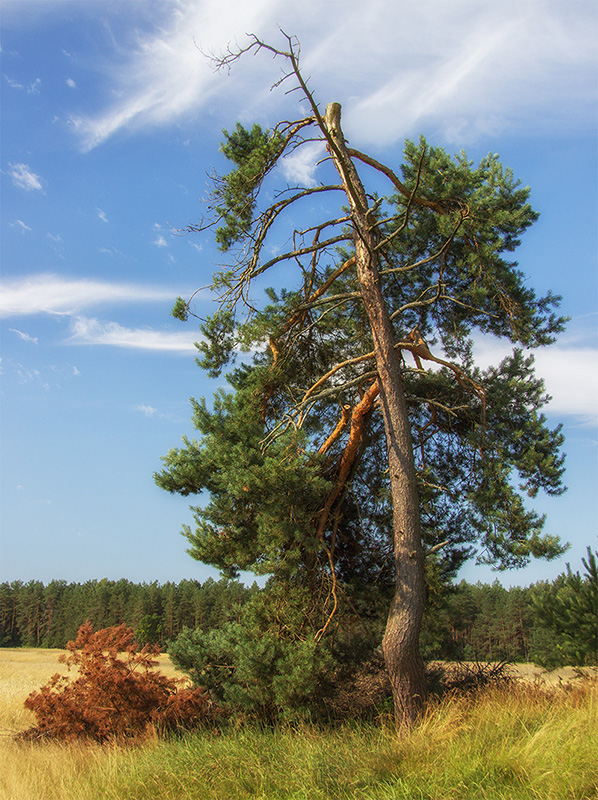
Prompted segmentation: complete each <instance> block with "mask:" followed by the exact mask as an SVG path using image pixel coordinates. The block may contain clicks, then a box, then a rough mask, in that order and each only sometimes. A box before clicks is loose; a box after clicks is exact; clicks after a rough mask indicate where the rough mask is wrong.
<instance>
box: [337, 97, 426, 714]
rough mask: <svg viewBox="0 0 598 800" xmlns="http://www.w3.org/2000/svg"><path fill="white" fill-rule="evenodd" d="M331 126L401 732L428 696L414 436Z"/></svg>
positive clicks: (362, 220)
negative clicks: (365, 325) (367, 359)
mask: <svg viewBox="0 0 598 800" xmlns="http://www.w3.org/2000/svg"><path fill="white" fill-rule="evenodd" d="M325 122H326V127H327V130H328V132H329V134H330V136H331V139H332V141H331V142H330V143H329V147H328V149H329V152H330V154H331V156H332V159H333V161H334V164H335V166H336V168H337V170H338V172H339V175H340V176H341V179H342V182H343V186H344V188H345V191H346V193H347V197H348V199H349V203H350V206H351V212H352V214H351V216H352V221H353V225H354V243H355V258H356V271H357V278H358V281H359V287H360V292H361V296H362V299H363V303H364V307H365V310H366V313H367V316H368V320H369V324H370V327H371V331H372V337H373V341H374V352H375V358H376V368H377V371H378V382H379V387H380V403H381V407H382V414H383V418H384V425H385V430H386V443H387V450H388V469H389V479H390V487H391V495H392V505H393V542H394V558H395V576H396V588H395V595H394V598H393V601H392V604H391V608H390V611H389V615H388V621H387V625H386V632H385V634H384V640H383V648H384V658H385V661H386V667H387V671H388V676H389V679H390V683H391V686H392V692H393V699H394V705H395V718H396V722H397V727H398V728H403V727H405V726H408V725H410V724H411V723H412V722H413V721H414V720H415V718H416V717H417V715H418V713H419V711H420V709H421V706H422V703H423V701H424V699H425V694H426V687H425V675H424V665H423V661H422V658H421V655H420V652H419V634H420V630H421V622H422V616H423V611H424V604H425V582H424V554H423V548H422V543H421V531H420V518H419V498H418V491H417V478H416V472H415V464H414V459H413V446H412V441H411V428H410V425H409V416H408V412H407V404H406V401H405V394H404V391H403V382H402V375H401V365H400V359H399V353H398V351H397V350H396V348H395V346H394V345H395V338H394V332H393V328H392V323H391V320H390V317H389V314H388V309H387V307H386V303H385V301H384V297H383V295H382V291H381V288H380V276H379V264H378V256H377V251H376V237H375V233H374V228H373V226H372V223H371V220H369V219H368V204H367V197H366V194H365V191H364V189H363V186H362V184H361V181H360V179H359V176H358V174H357V171H356V169H355V167H354V165H353V162H352V160H351V158H350V156H349V154H348V153H347V150H346V146H345V141H344V138H343V135H342V130H341V125H340V106H339V105H338V103H331V104H330V105H329V106H328V108H327V109H326V117H325Z"/></svg>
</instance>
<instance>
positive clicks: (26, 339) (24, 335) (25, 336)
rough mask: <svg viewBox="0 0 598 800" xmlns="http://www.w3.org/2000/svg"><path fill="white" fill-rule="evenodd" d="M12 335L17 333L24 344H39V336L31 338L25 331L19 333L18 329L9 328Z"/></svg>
mask: <svg viewBox="0 0 598 800" xmlns="http://www.w3.org/2000/svg"><path fill="white" fill-rule="evenodd" d="M9 330H10V331H12V333H16V334H17V336H19V337H20V338H21V339H22V340H23V341H24V342H30V343H31V344H37V342H38V339H37V336H30V335H29V334H28V333H23V331H19V330H17V329H16V328H9Z"/></svg>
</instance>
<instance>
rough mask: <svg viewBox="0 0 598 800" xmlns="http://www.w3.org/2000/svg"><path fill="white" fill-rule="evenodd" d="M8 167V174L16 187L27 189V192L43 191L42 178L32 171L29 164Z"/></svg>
mask: <svg viewBox="0 0 598 800" xmlns="http://www.w3.org/2000/svg"><path fill="white" fill-rule="evenodd" d="M8 166H9V170H8V174H9V175H10V177H11V178H12V182H13V183H14V185H15V186H18V187H19V188H20V189H25V191H27V192H30V191H32V190H36V191H42V188H43V187H42V183H41V180H40V177H39V175H36V174H35V172H32V171H31V169H30V168H29V164H9V165H8Z"/></svg>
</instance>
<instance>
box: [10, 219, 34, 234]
mask: <svg viewBox="0 0 598 800" xmlns="http://www.w3.org/2000/svg"><path fill="white" fill-rule="evenodd" d="M8 224H9V225H10V227H11V228H19V230H20V231H21V233H25V231H30V230H31V228H30V227H29V225H25V223H24V222H23V220H22V219H16V220H15V221H14V222H9V223H8Z"/></svg>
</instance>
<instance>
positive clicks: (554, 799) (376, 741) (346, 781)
mask: <svg viewBox="0 0 598 800" xmlns="http://www.w3.org/2000/svg"><path fill="white" fill-rule="evenodd" d="M81 789H82V794H81V796H82V797H93V798H94V800H95V798H97V800H104V799H105V800H146V798H147V800H150V798H151V800H161V799H162V798H176V800H195V799H197V800H229V798H230V799H231V800H246V798H247V799H248V798H252V799H253V800H266V799H267V800H324V799H325V800H349V799H350V800H407V799H408V800H461V799H463V800H478V798H479V800H535V799H536V798H537V800H569V799H570V800H574V799H575V800H578V799H579V800H592V798H598V687H597V686H596V684H595V683H594V684H593V685H592V684H590V683H586V684H584V685H583V686H578V687H575V688H574V689H570V690H564V689H553V690H546V689H540V688H539V687H530V686H527V687H525V686H521V687H518V688H514V689H510V690H504V689H503V690H491V691H487V692H485V693H484V694H483V695H479V696H477V697H469V698H463V697H461V698H452V699H449V700H446V701H444V702H443V703H441V704H439V705H437V706H436V707H434V708H432V709H431V710H430V712H429V713H428V715H427V716H426V718H425V719H424V720H423V721H422V722H421V724H420V725H419V726H418V727H417V728H416V729H415V730H414V731H413V732H412V733H411V734H410V735H409V736H408V737H405V738H403V739H399V738H397V737H396V735H395V733H394V732H393V730H392V729H391V727H390V726H384V725H383V726H373V725H362V726H355V725H353V726H344V727H342V728H339V729H336V730H334V731H330V730H327V731H326V730H317V729H314V728H309V727H305V728H303V729H300V730H295V731H293V730H290V729H285V730H276V731H259V730H252V729H242V730H237V731H230V730H229V731H226V732H224V733H223V734H222V735H220V736H216V735H213V734H205V735H193V736H187V737H184V738H182V739H179V740H170V741H162V742H159V741H156V742H153V743H151V744H148V745H146V746H144V747H142V748H139V749H131V750H119V749H113V750H110V751H109V753H108V754H107V758H106V759H104V760H102V761H98V762H95V765H94V767H93V768H92V770H91V772H90V773H89V775H88V778H87V784H86V786H85V787H83V786H82V787H81Z"/></svg>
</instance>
